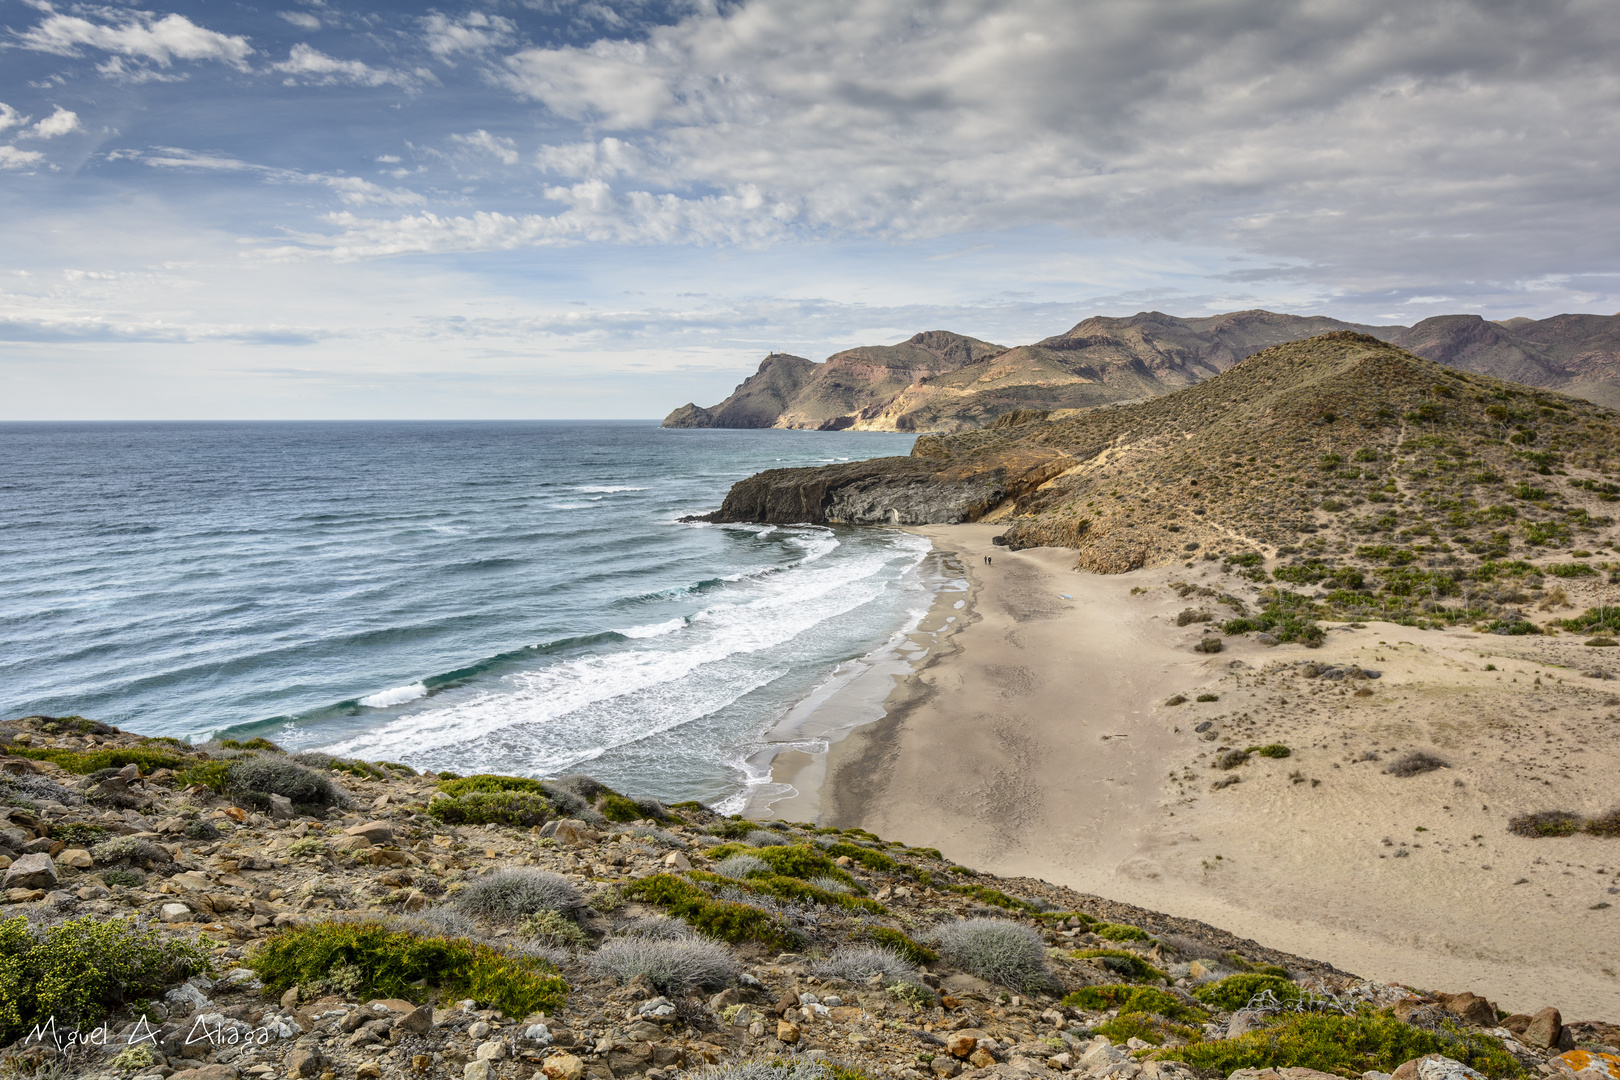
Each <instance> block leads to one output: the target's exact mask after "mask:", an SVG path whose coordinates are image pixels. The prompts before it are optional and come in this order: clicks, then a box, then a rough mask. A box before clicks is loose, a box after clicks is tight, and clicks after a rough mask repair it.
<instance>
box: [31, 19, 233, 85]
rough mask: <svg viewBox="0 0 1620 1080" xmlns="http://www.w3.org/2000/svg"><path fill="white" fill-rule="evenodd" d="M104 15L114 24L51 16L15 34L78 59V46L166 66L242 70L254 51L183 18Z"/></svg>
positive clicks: (35, 45)
mask: <svg viewBox="0 0 1620 1080" xmlns="http://www.w3.org/2000/svg"><path fill="white" fill-rule="evenodd" d="M102 10H103V12H104V13H105V14H106V15H107V16H108V17H111V18H114V19H116V20H117V21H116V22H114V23H111V24H107V23H94V22H91V21H90V20H88V19H81V18H79V17H78V16H74V15H62V14H58V13H56V12H52V13H51V14H50V15H49V16H48V17H47V18H46V19H45V21H44V22H42V23H40V24H39V25H38V26H35V27H33V28H32V29H30V30H27V31H25V32H24V33H21V34H18V35H17V40H18V41H20V42H21V43H22V46H23V48H25V49H32V50H34V51H36V52H48V53H55V54H57V55H58V56H78V55H79V48H80V46H86V45H87V46H89V47H91V48H93V49H100V50H102V51H103V52H109V53H116V54H118V55H121V56H128V57H131V58H134V59H139V60H146V61H150V62H151V63H154V64H157V65H159V66H161V67H169V66H170V65H171V64H173V63H174V61H176V60H216V61H218V62H220V63H222V64H229V65H231V66H232V67H234V68H238V69H240V70H243V71H245V70H247V58H248V57H249V56H251V55H252V53H253V48H252V47H251V46H250V45H248V39H247V38H246V37H242V36H239V35H230V34H220V33H216V32H215V31H213V30H209V29H207V28H205V27H201V26H198V25H197V24H196V23H194V22H192V21H191V20H190V19H188V18H186V17H185V16H184V15H165V16H163V17H162V18H159V17H158V16H156V15H154V14H152V13H151V12H147V11H133V12H128V13H124V12H111V11H106V10H105V9H102Z"/></svg>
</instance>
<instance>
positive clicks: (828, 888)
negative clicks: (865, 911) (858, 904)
mask: <svg viewBox="0 0 1620 1080" xmlns="http://www.w3.org/2000/svg"><path fill="white" fill-rule="evenodd" d="M809 884H810V885H812V886H814V887H815V888H818V889H820V890H821V891H823V892H830V893H837V894H838V895H840V896H854V895H855V887H854V886H853V885H846V884H844V883H843V882H842V881H839V880H838V879H837V878H835V877H826V876H825V875H823V876H822V877H813V878H811V879H810V881H809Z"/></svg>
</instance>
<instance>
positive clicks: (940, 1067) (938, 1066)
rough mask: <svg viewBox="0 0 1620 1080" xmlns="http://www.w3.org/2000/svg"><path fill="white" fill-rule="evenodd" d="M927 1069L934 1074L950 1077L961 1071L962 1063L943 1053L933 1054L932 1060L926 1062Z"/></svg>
mask: <svg viewBox="0 0 1620 1080" xmlns="http://www.w3.org/2000/svg"><path fill="white" fill-rule="evenodd" d="M928 1069H929V1071H930V1072H932V1073H933V1074H934V1075H935V1076H940V1077H947V1078H949V1077H952V1076H955V1075H957V1074H958V1073H960V1072H961V1071H962V1063H961V1062H960V1061H957V1060H956V1059H955V1058H953V1057H947V1056H946V1055H944V1054H936V1055H934V1060H933V1061H931V1062H929V1063H928Z"/></svg>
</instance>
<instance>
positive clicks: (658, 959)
mask: <svg viewBox="0 0 1620 1080" xmlns="http://www.w3.org/2000/svg"><path fill="white" fill-rule="evenodd" d="M587 965H588V966H589V968H590V970H591V972H592V973H593V974H596V975H602V976H606V977H608V978H611V979H614V980H615V981H617V982H620V983H627V982H629V981H630V980H631V979H634V978H635V977H636V976H638V975H645V976H646V977H647V979H648V981H650V982H651V983H652V984H653V985H654V986H656V987H657V988H658V990H659V992H660V993H664V994H668V995H670V996H672V997H674V996H679V995H684V994H686V993H687V992H688V991H690V990H695V989H698V988H703V989H718V988H719V987H722V986H725V985H726V983H728V982H730V981H731V980H732V979H734V978H736V977H737V970H738V969H737V960H736V958H735V957H734V956H733V955H732V953H731V950H730V949H728V948H726V947H725V946H724V945H722V944H720V943H719V942H718V941H711V940H709V939H708V938H704V937H699V936H698V935H696V934H693V935H690V936H688V937H683V938H656V937H648V936H645V935H637V936H634V937H623V938H616V939H614V940H613V941H610V942H608V943H607V944H606V945H603V946H602V947H601V948H600V949H598V950H597V951H596V952H595V953H593V954H592V955H591V958H590V960H589V961H587Z"/></svg>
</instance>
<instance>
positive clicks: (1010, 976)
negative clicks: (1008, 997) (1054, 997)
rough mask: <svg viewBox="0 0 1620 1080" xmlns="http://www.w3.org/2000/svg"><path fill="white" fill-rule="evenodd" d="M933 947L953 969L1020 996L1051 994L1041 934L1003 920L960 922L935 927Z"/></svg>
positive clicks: (1050, 983) (1050, 982)
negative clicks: (934, 946)
mask: <svg viewBox="0 0 1620 1080" xmlns="http://www.w3.org/2000/svg"><path fill="white" fill-rule="evenodd" d="M933 941H934V944H935V945H936V946H937V947H938V949H939V954H940V956H942V957H943V958H944V959H945V961H946V962H947V963H949V964H950V965H952V966H953V967H957V968H961V969H962V970H963V971H965V972H967V973H968V974H969V975H977V976H978V977H979V978H981V979H984V980H986V981H988V982H993V983H997V984H999V985H1001V986H1005V987H1008V988H1009V989H1012V990H1016V991H1018V992H1020V993H1028V992H1032V991H1037V990H1050V989H1052V988H1053V987H1054V986H1055V985H1056V979H1055V978H1054V977H1053V975H1052V972H1051V970H1050V969H1049V968H1048V967H1047V966H1046V944H1045V942H1043V941H1042V940H1041V936H1040V934H1038V933H1036V932H1035V931H1034V930H1032V929H1030V928H1029V927H1027V926H1024V925H1023V924H1022V923H1015V922H1010V921H1008V920H1006V919H963V920H960V921H958V922H953V923H945V924H944V925H942V926H939V927H936V928H935V929H934V933H933Z"/></svg>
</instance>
